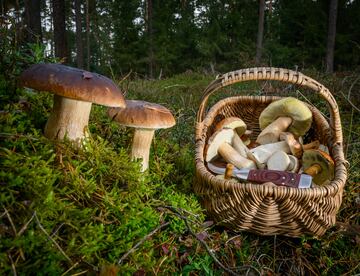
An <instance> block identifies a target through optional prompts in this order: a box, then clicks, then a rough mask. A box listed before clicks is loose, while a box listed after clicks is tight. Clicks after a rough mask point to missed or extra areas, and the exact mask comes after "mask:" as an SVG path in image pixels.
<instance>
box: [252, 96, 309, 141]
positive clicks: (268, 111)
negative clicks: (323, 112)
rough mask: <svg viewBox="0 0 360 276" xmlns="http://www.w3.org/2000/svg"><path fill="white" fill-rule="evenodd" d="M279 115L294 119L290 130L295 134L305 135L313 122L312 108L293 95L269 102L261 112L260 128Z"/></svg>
mask: <svg viewBox="0 0 360 276" xmlns="http://www.w3.org/2000/svg"><path fill="white" fill-rule="evenodd" d="M279 117H289V118H291V119H292V122H291V124H290V126H289V128H288V131H289V132H291V133H293V134H294V135H295V136H302V135H304V134H305V133H306V132H307V131H308V130H309V129H310V127H311V123H312V113H311V111H310V109H309V108H308V107H307V106H306V105H305V104H304V103H303V102H302V101H299V100H298V99H296V98H293V97H287V98H283V99H281V100H278V101H275V102H272V103H271V104H269V105H268V106H267V107H266V108H265V109H264V110H263V111H262V112H261V114H260V117H259V123H260V128H261V129H262V130H263V129H264V128H266V127H267V126H268V125H270V124H271V123H272V122H274V121H275V120H276V119H277V118H279Z"/></svg>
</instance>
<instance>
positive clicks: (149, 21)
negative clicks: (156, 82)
mask: <svg viewBox="0 0 360 276" xmlns="http://www.w3.org/2000/svg"><path fill="white" fill-rule="evenodd" d="M146 2H147V32H148V39H149V76H150V78H153V77H154V40H153V27H152V23H153V5H152V0H147V1H146Z"/></svg>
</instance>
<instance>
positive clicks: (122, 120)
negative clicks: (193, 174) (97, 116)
mask: <svg viewBox="0 0 360 276" xmlns="http://www.w3.org/2000/svg"><path fill="white" fill-rule="evenodd" d="M108 115H109V117H110V118H112V119H113V120H114V121H116V122H117V123H119V124H120V125H123V126H128V127H133V128H134V129H135V131H134V137H133V143H132V148H131V158H132V159H142V161H141V165H142V168H141V171H142V172H144V171H146V170H147V169H148V167H149V155H150V147H151V141H152V139H153V136H154V133H155V130H157V129H162V128H169V127H172V126H174V125H175V119H174V116H173V115H172V114H171V112H170V111H169V110H168V109H167V108H165V107H164V106H162V105H159V104H154V103H149V102H145V101H137V100H128V101H126V108H109V109H108Z"/></svg>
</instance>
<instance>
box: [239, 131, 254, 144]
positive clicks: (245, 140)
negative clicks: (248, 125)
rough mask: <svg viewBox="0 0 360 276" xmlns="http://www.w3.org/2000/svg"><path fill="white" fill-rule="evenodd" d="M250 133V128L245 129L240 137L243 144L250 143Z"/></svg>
mask: <svg viewBox="0 0 360 276" xmlns="http://www.w3.org/2000/svg"><path fill="white" fill-rule="evenodd" d="M251 134H252V130H248V129H247V130H246V131H245V133H244V134H243V135H242V136H241V137H240V138H241V140H242V141H243V143H244V145H245V146H249V145H250V143H251V140H250V135H251Z"/></svg>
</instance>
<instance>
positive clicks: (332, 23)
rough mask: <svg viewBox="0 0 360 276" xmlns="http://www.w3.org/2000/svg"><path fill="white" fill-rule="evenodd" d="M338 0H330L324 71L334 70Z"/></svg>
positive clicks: (331, 71)
mask: <svg viewBox="0 0 360 276" xmlns="http://www.w3.org/2000/svg"><path fill="white" fill-rule="evenodd" d="M337 7H338V0H331V1H330V8H329V25H328V36H327V45H326V73H333V72H334V50H335V37H336V18H337Z"/></svg>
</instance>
